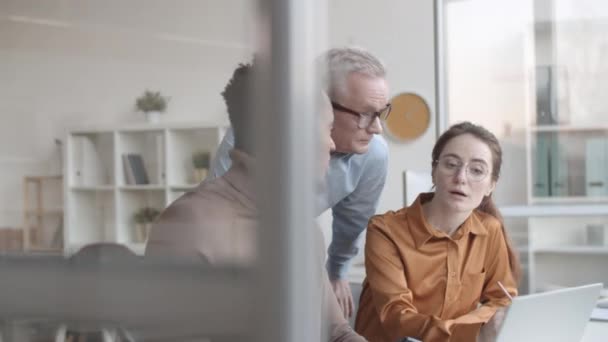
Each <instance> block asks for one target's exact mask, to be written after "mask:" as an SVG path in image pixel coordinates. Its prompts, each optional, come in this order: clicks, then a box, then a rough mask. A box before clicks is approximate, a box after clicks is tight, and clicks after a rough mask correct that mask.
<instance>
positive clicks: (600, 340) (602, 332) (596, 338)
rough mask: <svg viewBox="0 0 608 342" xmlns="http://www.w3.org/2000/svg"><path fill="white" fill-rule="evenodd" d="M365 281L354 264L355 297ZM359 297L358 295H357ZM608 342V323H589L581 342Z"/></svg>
mask: <svg viewBox="0 0 608 342" xmlns="http://www.w3.org/2000/svg"><path fill="white" fill-rule="evenodd" d="M363 279H365V266H364V265H362V264H354V265H353V267H351V270H350V272H349V274H348V280H349V281H350V283H351V287H352V288H353V296H355V293H354V292H355V289H357V290H358V291H361V288H360V286H361V283H363ZM356 296H357V297H358V293H357V294H356ZM357 297H354V299H355V307H358V306H359V301H358V298H357ZM607 341H608V322H599V321H589V324H587V327H586V328H585V335H584V336H583V339H582V340H581V342H607Z"/></svg>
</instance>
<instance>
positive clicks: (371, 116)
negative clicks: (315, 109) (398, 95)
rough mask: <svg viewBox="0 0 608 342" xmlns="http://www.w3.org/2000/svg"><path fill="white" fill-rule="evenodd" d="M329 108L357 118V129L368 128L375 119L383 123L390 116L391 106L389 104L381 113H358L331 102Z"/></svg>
mask: <svg viewBox="0 0 608 342" xmlns="http://www.w3.org/2000/svg"><path fill="white" fill-rule="evenodd" d="M331 106H332V107H333V109H335V110H339V111H341V112H344V113H348V114H352V115H356V116H358V117H359V128H367V127H369V126H370V125H371V124H372V123H373V122H374V120H376V118H379V119H380V120H382V121H384V120H386V119H387V118H388V116H389V115H390V114H391V104H390V103H389V104H387V105H386V107H384V108H383V109H382V110H381V111H379V112H374V113H359V112H357V111H354V110H352V109H350V108H346V107H344V106H342V105H341V104H338V103H335V102H332V103H331Z"/></svg>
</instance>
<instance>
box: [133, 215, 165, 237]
mask: <svg viewBox="0 0 608 342" xmlns="http://www.w3.org/2000/svg"><path fill="white" fill-rule="evenodd" d="M159 215H160V211H159V210H158V209H156V208H151V207H143V208H141V209H139V210H137V211H136V212H135V214H133V221H134V222H135V242H146V240H147V239H148V234H149V233H150V228H151V227H152V223H153V222H154V221H155V220H156V219H157V218H158V216H159Z"/></svg>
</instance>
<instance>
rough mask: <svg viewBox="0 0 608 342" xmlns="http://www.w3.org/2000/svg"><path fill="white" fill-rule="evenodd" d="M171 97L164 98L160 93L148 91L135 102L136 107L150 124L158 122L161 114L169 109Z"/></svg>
mask: <svg viewBox="0 0 608 342" xmlns="http://www.w3.org/2000/svg"><path fill="white" fill-rule="evenodd" d="M167 102H169V97H167V96H162V95H161V94H160V91H150V90H146V91H145V92H144V94H143V95H141V96H140V97H138V98H137V100H136V101H135V107H137V109H138V110H139V111H141V112H144V114H145V115H146V120H148V122H153V123H155V122H158V121H159V120H160V114H161V113H163V112H164V111H165V110H166V109H167Z"/></svg>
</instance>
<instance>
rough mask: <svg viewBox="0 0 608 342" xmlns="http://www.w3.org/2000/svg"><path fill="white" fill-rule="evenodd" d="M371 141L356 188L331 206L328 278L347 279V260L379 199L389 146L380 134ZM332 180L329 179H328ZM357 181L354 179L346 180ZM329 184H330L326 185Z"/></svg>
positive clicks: (353, 255) (348, 260)
mask: <svg viewBox="0 0 608 342" xmlns="http://www.w3.org/2000/svg"><path fill="white" fill-rule="evenodd" d="M374 140H377V141H376V142H374V144H370V150H369V151H368V152H367V153H370V156H369V157H368V158H367V160H366V161H365V164H364V165H362V167H363V172H362V173H361V175H360V178H359V179H358V182H357V185H356V187H355V190H354V191H353V192H352V193H350V194H349V195H348V196H346V197H345V198H344V199H342V200H341V201H340V202H338V203H337V204H336V205H334V207H333V208H332V213H333V225H332V232H333V233H332V241H331V244H330V245H329V250H328V254H329V259H328V261H327V270H328V273H329V278H330V279H331V280H332V281H333V280H336V279H346V276H347V273H348V268H349V266H350V261H351V259H352V258H353V257H355V256H356V255H357V253H358V251H359V248H358V247H357V243H358V241H359V238H360V237H361V232H363V230H364V229H365V227H367V223H368V221H369V218H370V217H371V216H372V215H374V214H375V213H376V208H377V206H378V200H379V198H380V194H381V193H382V189H383V188H384V183H385V181H386V174H387V168H388V147H387V145H386V142H385V141H384V139H382V138H381V137H378V138H376V139H374ZM330 181H331V180H330ZM349 181H357V180H349ZM329 188H330V189H331V188H332V185H331V184H330V185H329Z"/></svg>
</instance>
